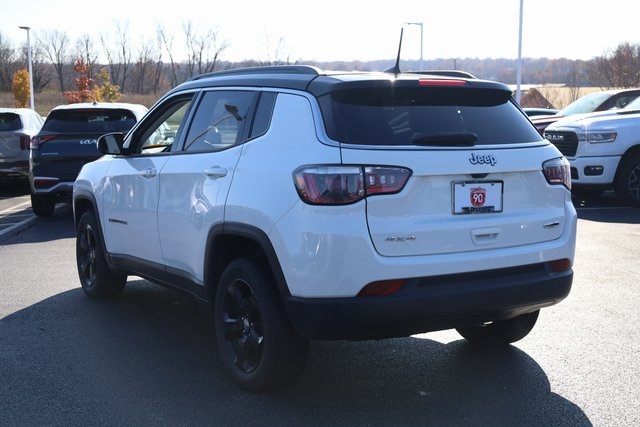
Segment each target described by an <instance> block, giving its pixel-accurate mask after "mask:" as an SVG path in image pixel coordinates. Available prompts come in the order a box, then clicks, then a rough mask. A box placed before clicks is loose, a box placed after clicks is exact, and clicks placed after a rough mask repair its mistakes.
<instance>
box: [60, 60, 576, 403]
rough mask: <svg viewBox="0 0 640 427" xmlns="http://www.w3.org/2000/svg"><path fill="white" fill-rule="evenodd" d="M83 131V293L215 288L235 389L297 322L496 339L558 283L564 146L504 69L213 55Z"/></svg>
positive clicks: (565, 207)
mask: <svg viewBox="0 0 640 427" xmlns="http://www.w3.org/2000/svg"><path fill="white" fill-rule="evenodd" d="M98 148H99V150H100V152H101V153H103V154H104V156H103V157H101V158H100V159H98V160H97V161H94V162H92V163H89V164H87V165H85V166H84V167H83V168H82V171H81V172H80V174H79V176H78V178H77V180H76V181H75V185H74V192H73V208H74V216H75V222H76V225H77V247H76V256H77V265H78V272H79V276H80V281H81V284H82V288H83V289H84V291H85V293H86V294H87V295H88V296H89V297H92V298H107V297H113V296H115V295H117V294H119V293H120V292H121V291H122V290H123V288H124V286H125V283H126V281H127V276H128V275H135V276H140V277H143V278H146V279H148V280H151V281H153V282H157V283H159V284H161V285H167V286H170V287H174V288H180V289H183V290H186V291H188V292H191V293H192V294H194V295H195V296H197V297H198V298H201V299H203V300H206V301H209V302H211V306H212V308H213V313H214V316H213V317H214V322H215V330H216V340H217V343H218V347H219V351H220V353H221V356H222V360H223V363H224V365H225V369H226V371H227V372H228V373H229V375H230V377H231V378H232V379H233V380H234V381H235V382H236V383H237V384H238V385H239V386H240V387H242V388H244V389H247V390H252V391H269V390H275V389H278V388H281V387H283V386H285V385H287V384H290V383H291V382H293V381H294V380H295V379H296V378H297V377H298V376H299V375H300V374H301V372H302V369H303V367H304V363H305V359H306V355H307V349H308V343H309V340H337V339H348V340H360V339H380V338H389V337H400V336H408V335H411V334H416V333H422V332H428V331H435V330H442V329H451V328H455V329H457V330H458V332H459V333H460V334H461V335H462V336H463V337H464V338H465V339H467V340H468V341H470V342H471V343H473V344H480V345H506V344H508V343H511V342H514V341H517V340H519V339H521V338H523V337H524V336H525V335H527V334H528V333H529V331H530V330H531V329H532V328H533V326H534V324H535V322H536V319H537V317H538V313H539V310H540V309H541V308H543V307H547V306H550V305H553V304H556V303H558V302H560V301H561V300H563V299H564V298H565V297H566V296H567V295H568V294H569V291H570V289H571V283H572V278H573V270H572V265H573V258H574V252H575V238H576V221H577V220H576V211H575V209H574V207H573V205H572V203H571V194H570V175H569V164H568V162H567V160H566V159H565V158H564V157H563V156H562V154H560V152H559V151H558V149H557V148H556V147H555V146H553V145H552V144H550V143H549V142H548V141H546V140H545V139H543V138H542V137H541V136H540V134H539V133H538V132H537V130H536V129H535V127H534V126H533V125H532V124H531V123H530V122H529V121H528V119H527V118H526V115H525V114H524V113H523V112H522V111H521V110H520V109H519V108H518V107H517V105H516V104H515V103H514V101H513V100H512V92H511V90H510V89H509V88H508V87H507V86H506V85H503V84H501V83H496V82H489V81H483V80H478V79H474V78H462V77H451V76H444V75H436V74H420V73H394V72H368V73H361V72H353V73H352V72H339V73H338V72H324V71H321V70H318V69H317V68H314V67H308V66H278V67H257V68H249V69H236V70H229V71H223V72H216V73H212V74H208V75H203V76H199V77H196V78H194V79H193V80H191V81H188V82H186V83H183V84H182V85H180V86H178V87H176V88H175V89H173V90H171V91H170V92H169V93H167V94H166V95H165V96H163V97H162V98H161V99H160V100H159V101H158V102H157V103H156V105H154V106H153V107H152V108H151V109H150V111H149V112H148V113H147V115H146V116H145V117H144V118H143V119H142V120H141V121H140V122H139V123H138V124H136V125H135V126H134V128H133V129H132V130H131V131H130V132H129V133H128V134H127V135H126V136H124V135H122V134H108V135H103V136H102V137H101V138H99V140H98Z"/></svg>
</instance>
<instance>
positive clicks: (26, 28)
mask: <svg viewBox="0 0 640 427" xmlns="http://www.w3.org/2000/svg"><path fill="white" fill-rule="evenodd" d="M19 28H20V29H21V30H25V31H26V32H27V64H28V67H29V96H30V98H31V109H32V110H35V108H34V103H33V72H32V69H31V39H30V38H29V30H30V29H31V27H19Z"/></svg>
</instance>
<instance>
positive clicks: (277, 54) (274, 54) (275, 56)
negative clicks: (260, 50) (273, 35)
mask: <svg viewBox="0 0 640 427" xmlns="http://www.w3.org/2000/svg"><path fill="white" fill-rule="evenodd" d="M264 47H265V52H267V60H266V62H262V65H288V64H290V57H291V53H290V52H289V49H288V48H287V45H286V42H285V40H284V38H283V37H280V38H278V42H277V43H276V44H275V46H272V45H271V39H270V38H269V36H266V37H265V41H264Z"/></svg>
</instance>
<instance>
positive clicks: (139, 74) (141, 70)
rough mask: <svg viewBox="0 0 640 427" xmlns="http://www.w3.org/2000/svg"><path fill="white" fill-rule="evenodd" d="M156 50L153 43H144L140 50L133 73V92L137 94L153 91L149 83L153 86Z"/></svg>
mask: <svg viewBox="0 0 640 427" xmlns="http://www.w3.org/2000/svg"><path fill="white" fill-rule="evenodd" d="M155 50H156V47H155V45H154V44H153V43H152V42H147V43H143V44H142V46H141V47H140V49H138V52H137V55H136V61H135V64H134V66H133V72H132V78H133V81H134V84H133V85H134V86H133V92H135V93H141V94H144V93H148V92H149V91H150V90H151V88H150V87H149V82H151V84H153V80H152V78H151V76H152V73H153V71H154V59H155V57H156V52H155Z"/></svg>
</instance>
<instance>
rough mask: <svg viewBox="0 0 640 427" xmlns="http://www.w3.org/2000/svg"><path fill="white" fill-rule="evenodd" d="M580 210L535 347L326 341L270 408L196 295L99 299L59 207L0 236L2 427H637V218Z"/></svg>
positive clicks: (595, 206)
mask: <svg viewBox="0 0 640 427" xmlns="http://www.w3.org/2000/svg"><path fill="white" fill-rule="evenodd" d="M23 196H24V194H22V195H16V194H13V195H11V197H7V196H5V197H3V198H2V200H1V202H2V203H7V200H9V199H20V198H21V197H23ZM27 200H28V196H27ZM576 205H577V207H578V213H579V217H580V219H579V223H578V248H577V253H576V263H575V272H576V273H575V280H574V285H573V289H572V291H571V294H570V295H569V297H568V298H567V299H566V300H565V301H563V302H561V303H560V304H558V305H557V306H554V307H551V308H549V309H547V310H546V311H544V312H543V313H542V314H541V316H540V319H539V320H538V324H537V325H536V328H535V329H534V330H533V331H532V333H531V334H530V335H529V336H528V337H526V338H525V339H523V340H522V341H519V342H517V343H515V344H514V345H513V346H511V347H510V348H509V349H507V350H504V351H478V350H474V349H472V348H470V347H469V346H468V345H466V344H465V343H464V341H462V340H461V339H460V337H459V336H458V335H457V334H456V333H455V332H448V331H445V332H437V333H430V334H423V335H418V336H413V337H408V338H402V339H394V340H388V341H385V342H381V343H376V342H370V341H363V342H344V341H340V342H314V343H312V346H311V353H310V358H309V362H308V364H307V367H306V370H305V375H304V376H303V377H302V378H301V379H300V381H299V382H297V383H296V384H294V385H293V386H292V387H290V388H288V389H286V390H284V391H282V392H280V393H276V394H272V395H252V394H248V393H244V392H241V391H239V390H238V389H237V388H235V387H234V386H233V385H232V383H231V382H230V381H228V380H227V378H226V377H225V376H224V372H223V369H222V366H221V364H220V361H219V360H218V358H217V355H216V352H215V351H214V348H215V347H214V340H213V338H212V335H213V328H212V327H211V325H210V317H209V312H208V310H207V308H206V307H203V306H200V305H199V304H197V303H196V302H194V301H193V300H191V299H190V298H188V297H185V296H182V295H180V294H176V293H174V292H171V291H169V290H165V289H163V288H159V287H156V286H153V285H151V284H149V283H148V282H146V281H143V280H140V279H135V278H131V279H130V283H129V285H128V286H127V289H126V290H125V292H124V294H123V295H122V297H121V298H120V299H118V300H117V301H114V302H108V303H96V302H93V301H89V300H88V299H86V298H85V297H84V295H83V293H82V291H81V290H80V287H79V282H78V278H77V273H76V271H75V258H74V255H73V254H74V245H75V232H74V230H73V225H72V217H71V210H70V209H69V207H68V205H62V207H61V209H59V210H58V211H57V212H56V214H55V215H54V216H53V217H51V218H48V219H38V220H35V221H34V222H33V223H31V224H30V225H29V226H27V227H25V228H23V229H22V230H21V231H20V232H19V233H17V234H16V233H12V235H11V236H9V235H6V236H5V237H3V238H0V264H1V265H2V278H1V279H0V377H1V378H2V379H3V380H2V381H1V382H0V414H2V417H0V425H45V424H46V425H79V424H90V425H149V424H155V425H205V424H208V425H211V424H225V425H257V424H261V425H300V424H303V423H304V424H309V425H489V424H491V425H581V426H588V425H607V426H628V425H637V424H638V421H640V409H639V408H638V406H637V401H638V399H640V384H638V380H637V378H636V377H637V375H636V373H637V372H638V371H640V357H638V356H639V355H640V335H639V334H638V331H637V325H638V321H639V320H640V319H639V316H640V315H639V314H638V310H637V307H638V305H639V303H640V291H639V290H638V286H637V278H638V277H639V274H640V267H639V263H638V255H637V254H638V253H640V238H639V236H640V211H638V210H637V209H631V208H626V207H623V206H620V205H619V204H618V203H617V202H616V201H615V199H613V198H612V197H610V196H608V195H605V196H604V197H601V198H599V199H598V200H596V201H591V202H589V203H581V202H579V201H576ZM4 209H6V208H5V207H4V205H3V207H2V208H0V211H3V210H4ZM114 306H115V307H114Z"/></svg>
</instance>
